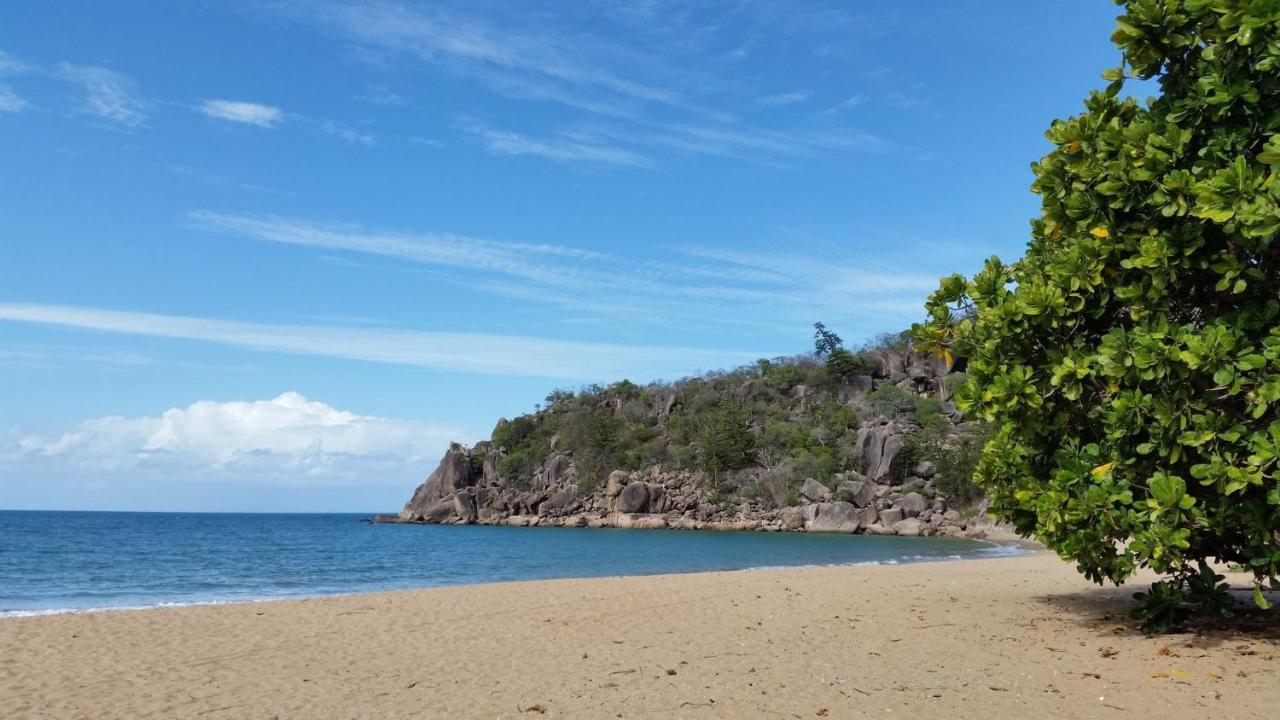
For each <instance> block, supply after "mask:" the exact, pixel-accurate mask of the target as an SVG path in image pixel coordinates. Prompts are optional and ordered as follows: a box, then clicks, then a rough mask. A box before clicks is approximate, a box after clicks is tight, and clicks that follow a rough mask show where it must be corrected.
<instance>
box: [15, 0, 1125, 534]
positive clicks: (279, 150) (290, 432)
mask: <svg viewBox="0 0 1280 720" xmlns="http://www.w3.org/2000/svg"><path fill="white" fill-rule="evenodd" d="M1116 14H1117V8H1116V6H1115V5H1114V4H1113V3H1112V2H1110V0H1079V1H1078V2H1070V3H1064V2H1060V1H1059V0H983V1H980V0H954V1H952V2H945V3H944V2H907V1H903V0H867V1H864V2H856V3H855V2H847V1H846V2H836V1H834V0H707V1H705V2H696V3H689V2H684V1H681V0H638V1H633V2H624V1H622V0H580V1H579V2H567V1H561V0H556V1H554V2H490V1H489V0H467V1H466V2H427V1H425V0H423V1H415V0H351V1H349V2H346V1H340V0H262V1H260V2H250V1H247V0H243V1H242V0H218V1H208V2H201V1H198V0H188V1H186V2H172V3H154V2H140V1H139V2H135V1H129V0H118V1H116V2H111V3H103V2H96V1H77V0H65V1H63V2H58V3H5V4H3V5H2V6H0V508H10V509H106V510H173V511H199V510H210V511H284V512H289V511H295V512H296V511H351V512H375V511H395V510H397V509H398V508H399V507H400V506H401V505H402V504H403V502H404V500H405V499H406V498H407V497H408V496H409V494H410V493H411V491H412V489H413V487H414V486H415V485H416V484H417V483H418V482H420V481H421V480H422V478H423V477H424V476H425V475H426V474H427V473H428V472H429V471H430V470H431V469H432V468H433V467H434V464H435V461H436V460H437V459H438V458H439V456H440V455H441V454H442V453H443V451H444V449H445V448H446V447H447V445H448V443H449V442H450V441H460V442H463V443H467V444H470V443H472V442H475V441H477V440H481V439H485V438H486V437H487V436H488V434H489V432H490V430H491V429H492V427H493V425H494V423H495V421H496V420H497V419H498V418H499V417H512V416H515V415H518V414H521V413H524V412H529V411H531V410H533V409H534V407H535V406H536V404H537V403H539V402H540V401H542V399H543V398H545V396H546V395H547V394H548V392H549V391H551V390H553V389H556V388H576V387H580V386H582V385H584V384H587V383H593V382H602V383H607V382H612V381H614V380H618V379H621V378H624V377H625V378H629V379H631V380H633V381H636V382H644V381H648V380H654V379H675V378H678V377H681V376H684V375H688V374H691V373H696V372H701V371H708V370H714V369H719V368H727V367H733V366H736V365H741V364H745V363H749V362H752V361H753V360H754V359H756V358H760V357H776V356H780V355H792V354H795V353H798V352H804V351H806V350H808V349H810V348H811V339H810V337H811V334H812V324H813V323H814V322H815V321H822V322H824V323H825V324H826V325H827V326H828V327H830V328H832V329H833V330H835V331H837V332H838V333H840V334H841V335H842V336H843V337H844V338H845V339H846V341H847V343H848V344H850V345H857V344H859V343H860V342H862V341H864V340H865V339H867V338H869V337H872V336H874V335H875V334H877V333H880V332H884V331H892V330H901V329H904V328H906V327H908V326H909V325H910V323H911V322H913V321H915V320H918V319H919V318H920V317H921V315H922V311H921V304H922V302H923V300H924V298H925V297H926V296H927V295H928V293H929V292H930V291H931V290H932V289H933V288H934V287H935V286H936V284H937V280H938V278H939V277H940V276H943V275H946V274H950V273H952V272H967V273H971V272H973V271H974V270H976V269H977V268H978V267H979V266H980V265H981V262H982V260H983V259H984V258H986V257H988V256H990V255H992V254H998V255H1000V256H1001V257H1003V258H1005V259H1009V260H1011V259H1014V258H1016V257H1018V256H1019V255H1020V254H1021V250H1022V248H1023V247H1024V246H1025V243H1026V240H1027V234H1028V221H1029V220H1030V218H1031V217H1033V216H1034V215H1035V214H1036V213H1037V210H1038V207H1039V204H1038V201H1037V199H1036V198H1035V196H1034V195H1032V194H1031V193H1030V190H1029V187H1030V183H1031V179H1032V176H1031V171H1030V164H1031V162H1032V161H1034V160H1035V159H1037V158H1039V157H1040V156H1042V155H1043V154H1044V153H1045V152H1046V151H1047V150H1048V143H1047V141H1046V140H1045V139H1044V136H1043V133H1044V130H1045V129H1046V128H1047V127H1048V125H1049V123H1050V122H1051V121H1052V120H1053V119H1055V118H1062V117H1067V116H1069V115H1073V114H1076V113H1077V112H1079V111H1080V109H1081V102H1082V100H1083V98H1084V97H1085V96H1086V95H1087V93H1088V92H1089V90H1091V89H1095V88H1100V87H1101V86H1102V85H1103V81H1102V80H1101V78H1100V73H1101V71H1102V70H1104V69H1105V68H1108V67H1111V66H1114V65H1116V64H1117V61H1118V58H1119V55H1118V52H1117V51H1116V50H1115V49H1114V48H1113V47H1112V46H1111V45H1110V43H1109V40H1108V37H1109V35H1110V33H1111V29H1112V26H1113V21H1114V18H1115V16H1116Z"/></svg>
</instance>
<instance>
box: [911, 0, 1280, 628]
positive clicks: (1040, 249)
mask: <svg viewBox="0 0 1280 720" xmlns="http://www.w3.org/2000/svg"><path fill="white" fill-rule="evenodd" d="M1119 4H1122V5H1123V14H1122V15H1121V16H1120V17H1119V18H1118V20H1117V21H1116V30H1115V33H1114V34H1113V36H1112V40H1113V41H1114V42H1115V44H1116V45H1117V46H1118V47H1119V49H1120V50H1121V51H1122V54H1123V62H1122V64H1121V66H1120V67H1117V68H1114V69H1111V70H1108V71H1106V72H1105V73H1103V78H1104V79H1106V80H1108V81H1110V84H1109V85H1108V86H1107V87H1106V89H1105V90H1103V91H1099V92H1094V93H1092V94H1091V95H1090V96H1089V98H1088V99H1087V100H1086V101H1085V112H1083V113H1082V114H1080V115H1077V116H1075V117H1072V118H1070V119H1067V120H1062V121H1057V122H1054V123H1053V124H1052V126H1051V127H1050V129H1049V131H1048V133H1047V137H1048V139H1049V140H1050V141H1051V142H1052V143H1053V146H1054V149H1053V150H1052V152H1050V153H1049V154H1048V155H1047V156H1045V157H1044V158H1043V159H1042V160H1041V161H1040V162H1038V163H1035V164H1034V165H1033V170H1034V173H1035V182H1034V184H1033V186H1032V187H1033V191H1034V192H1035V193H1037V194H1038V195H1039V196H1040V197H1041V199H1042V202H1043V208H1042V214H1041V216H1040V217H1039V218H1037V219H1035V220H1034V221H1033V222H1032V238H1031V241H1030V243H1029V244H1028V246H1027V250H1026V254H1025V256H1024V257H1023V258H1022V259H1021V260H1019V261H1017V262H1016V263H1013V264H1012V265H1006V264H1004V263H1002V262H1001V261H1000V260H999V259H996V258H992V259H990V260H988V261H987V263H986V266H985V267H984V268H983V270H982V271H981V272H980V273H978V274H977V275H976V276H975V277H973V278H972V279H967V278H965V277H963V276H959V275H956V276H952V277H949V278H945V279H944V280H943V282H942V284H941V287H940V288H939V290H938V291H937V292H936V293H935V294H934V295H933V296H932V297H931V298H930V300H929V303H928V305H927V310H928V312H929V320H928V322H926V323H924V324H921V325H918V326H916V328H915V331H914V332H915V338H916V340H917V342H918V343H920V344H922V345H923V346H927V347H931V348H933V349H935V350H936V351H938V352H946V353H954V354H956V355H959V356H963V357H965V358H967V361H968V377H969V381H968V383H967V384H966V386H965V387H964V388H962V389H961V390H960V391H959V393H958V401H959V405H960V407H961V408H962V409H968V411H969V412H971V413H976V414H977V415H978V416H980V417H981V418H982V419H984V420H986V421H988V422H989V423H991V424H992V426H993V428H994V435H993V437H992V439H991V440H990V442H989V443H988V445H987V447H986V449H985V451H984V455H983V458H982V461H981V463H980V465H979V467H978V471H977V480H978V482H979V484H980V485H982V486H984V487H985V488H986V490H987V492H988V494H989V496H990V497H991V500H992V507H993V509H994V510H995V512H997V513H998V514H1000V515H1002V516H1004V517H1005V518H1007V519H1009V520H1011V521H1012V522H1013V523H1015V525H1016V527H1017V528H1018V530H1019V531H1021V532H1023V533H1027V534H1034V535H1036V536H1037V537H1038V538H1039V539H1041V540H1042V541H1044V542H1045V543H1047V544H1048V545H1049V546H1050V547H1052V548H1054V549H1055V550H1057V551H1058V552H1059V553H1060V554H1061V555H1062V556H1063V557H1065V558H1068V559H1070V560H1073V561H1075V562H1076V563H1078V565H1079V568H1080V570H1081V571H1082V572H1083V573H1084V574H1085V575H1087V576H1088V577H1089V578H1091V579H1093V580H1095V581H1098V582H1102V581H1103V580H1111V581H1113V582H1116V583H1120V582H1123V581H1124V580H1125V579H1126V578H1128V577H1129V576H1130V575H1131V574H1132V573H1133V572H1134V571H1135V569H1136V568H1138V567H1141V566H1149V567H1151V568H1154V569H1155V570H1156V571H1158V572H1161V573H1166V574H1171V575H1173V576H1174V580H1173V582H1171V583H1160V584H1158V585H1157V587H1156V588H1155V590H1154V591H1153V592H1152V593H1151V594H1150V595H1145V594H1140V595H1142V599H1144V600H1146V603H1147V612H1148V617H1149V618H1151V619H1152V620H1153V621H1154V622H1155V623H1157V624H1160V623H1164V624H1167V623H1168V622H1173V621H1176V620H1177V619H1178V618H1179V617H1181V616H1182V615H1183V614H1185V613H1186V612H1189V611H1192V610H1201V611H1204V610H1224V609H1225V605H1224V602H1225V601H1224V595H1223V593H1222V592H1221V590H1220V589H1218V588H1217V587H1216V585H1217V580H1219V579H1220V576H1215V575H1214V574H1213V573H1212V572H1211V571H1203V572H1202V571H1201V570H1202V566H1201V563H1200V561H1202V560H1206V559H1210V560H1211V559H1217V560H1220V561H1225V562H1233V563H1240V564H1243V565H1245V566H1247V567H1248V568H1249V569H1250V570H1251V571H1252V572H1253V573H1254V574H1255V575H1256V577H1257V579H1258V584H1259V587H1262V586H1263V583H1264V582H1266V581H1268V580H1270V581H1273V582H1274V579H1275V578H1276V577H1277V576H1278V575H1280V481H1278V480H1277V476H1276V473H1277V460H1278V459H1280V417H1278V416H1277V408H1278V407H1280V406H1278V405H1277V403H1280V323H1278V322H1277V318H1278V317H1280V248H1277V245H1276V233H1277V231H1280V205H1278V201H1280V179H1278V177H1280V176H1278V174H1277V173H1278V172H1280V0H1248V1H1246V0H1128V1H1126V2H1119ZM1135 78H1137V79H1142V80H1150V79H1155V80H1157V81H1158V84H1159V92H1158V95H1157V96H1156V97H1154V98H1152V99H1149V100H1147V101H1145V102H1142V101H1139V100H1136V99H1134V98H1132V97H1125V96H1124V93H1123V92H1122V91H1123V90H1124V86H1125V83H1126V81H1128V80H1132V79H1135ZM1143 91H1144V92H1145V88H1144V90H1143ZM1184 590H1186V592H1184ZM1255 599H1256V600H1257V602H1258V604H1259V605H1265V604H1266V601H1265V599H1264V598H1263V595H1262V594H1261V593H1260V592H1259V593H1256V594H1255Z"/></svg>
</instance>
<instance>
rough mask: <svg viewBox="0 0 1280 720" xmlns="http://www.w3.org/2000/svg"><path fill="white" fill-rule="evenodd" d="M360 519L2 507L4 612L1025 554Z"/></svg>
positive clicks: (881, 542)
mask: <svg viewBox="0 0 1280 720" xmlns="http://www.w3.org/2000/svg"><path fill="white" fill-rule="evenodd" d="M365 517H367V516H362V515H345V514H326V515H296V514H288V515H286V514H280V515H262V514H244V515H240V514H215V513H208V514H202V513H124V512H25V511H0V615H25V614H32V613H42V612H52V611H66V610H87V609H101V608H123V607H149V606H156V605H168V604H187V603H212V602H228V601H246V600H259V599H268V598H282V597H305V596H311V595H331V594H340V593H352V592H367V591H375V590H392V589H402V588H420V587H432V586H439V585H458V584H465V583H480V582H494V581H501V580H533V579H543V578H560V577H599V576H607V575H645V574H655V573H676V572H698V571H705V570H736V569H744V568H757V567H773V566H794V565H837V564H854V563H905V562H918V561H924V560H943V559H956V558H961V557H984V556H994V555H1001V554H1009V553H1011V552H1017V551H1016V549H1013V548H1009V547H1004V546H998V545H993V544H990V543H981V542H975V541H968V540H953V539H934V538H894V537H868V536H860V535H859V536H854V535H808V534H800V533H726V532H689V531H678V530H598V529H586V528H582V529H570V528H508V527H477V526H471V527H466V526H440V525H370V524H366V523H363V522H361V520H362V519H364V518H365Z"/></svg>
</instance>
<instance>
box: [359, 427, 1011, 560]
mask: <svg viewBox="0 0 1280 720" xmlns="http://www.w3.org/2000/svg"><path fill="white" fill-rule="evenodd" d="M878 427H884V426H878ZM875 429H877V428H872V429H869V430H875ZM868 436H869V437H878V435H877V434H876V433H874V432H868ZM896 437H898V436H896V435H889V436H888V438H889V439H892V438H896ZM886 442H887V441H886ZM887 444H889V445H890V447H892V446H893V443H892V442H887ZM477 452H479V453H488V452H491V448H489V447H488V446H487V444H485V443H481V444H479V445H478V446H477V447H476V448H473V449H470V450H468V449H467V448H464V447H461V446H454V447H452V448H450V449H449V451H448V452H447V453H445V456H444V458H443V459H442V460H441V462H440V466H439V467H438V468H436V470H435V472H433V473H432V474H431V476H430V477H429V478H427V481H426V482H424V483H423V484H422V485H421V486H419V487H418V490H417V492H415V493H414V496H413V498H412V499H411V500H410V501H409V502H408V503H407V504H406V505H405V507H404V510H402V511H401V512H400V513H399V514H398V515H380V516H378V517H377V518H375V519H376V520H377V521H379V522H401V523H405V522H407V523H441V524H462V525H466V524H479V525H515V526H521V527H533V526H555V527H614V528H636V529H662V528H673V529H684V530H761V531H804V532H831V533H867V534H872V535H902V536H920V535H946V536H952V537H983V536H985V532H986V529H987V527H988V523H986V521H985V519H982V518H980V517H975V516H973V515H968V516H966V515H962V514H961V513H960V512H959V511H958V510H955V509H952V508H950V507H948V505H947V501H946V498H945V497H944V496H943V495H942V494H941V493H939V492H938V491H937V489H936V487H935V486H934V483H933V480H932V478H933V475H934V472H935V471H934V468H933V467H932V465H931V464H930V463H927V462H926V463H920V464H919V465H917V466H916V467H915V468H914V471H915V474H914V475H913V476H910V477H908V478H906V480H905V481H904V482H902V483H901V484H892V483H890V482H887V480H888V478H889V477H891V476H887V475H881V476H880V477H879V478H875V477H874V476H872V477H868V476H867V475H864V474H862V473H858V472H847V473H841V474H839V475H837V476H836V477H835V483H834V484H835V487H834V488H832V487H828V486H827V485H824V484H822V483H820V482H818V481H817V480H814V479H812V478H810V479H807V480H805V482H804V484H803V485H802V486H801V488H800V493H799V494H800V497H801V499H802V504H800V505H795V506H790V507H783V508H770V507H766V506H765V505H763V504H761V503H758V502H750V501H747V500H741V501H739V502H737V503H736V504H734V503H732V502H716V501H715V499H714V497H713V495H714V493H713V492H712V490H711V487H712V484H711V483H710V482H709V478H708V477H706V476H705V475H704V474H703V473H700V472H687V471H675V472H671V471H662V470H661V469H659V468H657V467H653V468H650V469H649V470H646V471H641V472H628V471H624V470H616V471H614V472H612V473H610V474H609V476H608V478H607V480H606V481H605V483H603V486H601V487H598V488H595V489H592V490H590V491H583V490H582V489H581V488H580V487H579V486H578V484H577V473H576V468H574V467H573V464H572V461H571V460H568V458H566V456H564V455H553V456H552V457H551V458H548V460H547V462H546V463H544V467H543V468H542V470H541V472H540V474H539V476H540V477H542V478H547V477H548V476H552V475H554V476H556V477H557V478H558V482H553V483H547V484H543V485H542V486H541V487H536V488H514V487H508V486H507V484H506V483H504V482H503V481H502V479H501V478H499V477H497V475H496V473H492V472H490V471H489V468H490V465H491V464H490V463H488V462H485V463H483V464H482V467H483V468H484V470H483V471H482V472H480V473H479V474H477V473H475V472H474V470H473V464H472V462H471V458H472V456H473V453H477ZM883 460H884V458H879V459H877V458H875V457H874V456H870V457H869V458H868V460H867V463H866V464H867V465H870V466H872V467H878V466H879V465H880V464H881V463H882V461H883ZM888 465H889V466H891V465H892V457H890V458H889V461H888ZM548 468H559V469H558V470H557V471H554V472H548ZM877 480H880V481H877Z"/></svg>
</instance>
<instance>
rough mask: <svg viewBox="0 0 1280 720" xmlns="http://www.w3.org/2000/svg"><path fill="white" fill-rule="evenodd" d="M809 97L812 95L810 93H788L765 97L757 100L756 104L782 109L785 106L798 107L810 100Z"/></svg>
mask: <svg viewBox="0 0 1280 720" xmlns="http://www.w3.org/2000/svg"><path fill="white" fill-rule="evenodd" d="M809 95H810V93H808V92H788V93H779V94H777V95H765V96H763V97H758V98H756V103H757V104H759V105H768V106H771V107H780V106H783V105H798V104H800V103H802V102H805V101H807V100H808V99H809Z"/></svg>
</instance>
